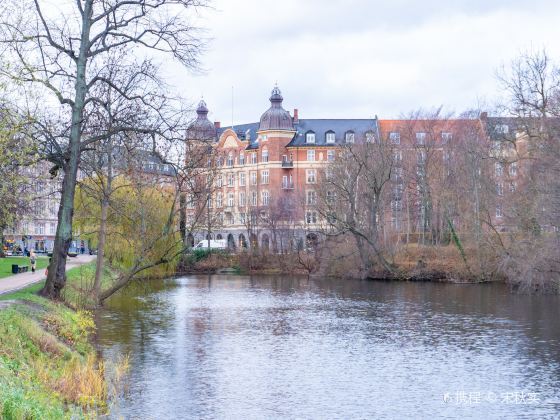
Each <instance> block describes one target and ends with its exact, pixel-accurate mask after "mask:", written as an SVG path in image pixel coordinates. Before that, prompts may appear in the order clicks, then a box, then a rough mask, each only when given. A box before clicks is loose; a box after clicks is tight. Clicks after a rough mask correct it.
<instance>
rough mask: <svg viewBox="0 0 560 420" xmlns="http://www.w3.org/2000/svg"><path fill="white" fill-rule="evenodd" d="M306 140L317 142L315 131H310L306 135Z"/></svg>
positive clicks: (307, 141)
mask: <svg viewBox="0 0 560 420" xmlns="http://www.w3.org/2000/svg"><path fill="white" fill-rule="evenodd" d="M305 142H306V143H315V133H314V132H313V131H310V132H308V133H307V134H306V135H305Z"/></svg>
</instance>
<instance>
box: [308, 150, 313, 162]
mask: <svg viewBox="0 0 560 420" xmlns="http://www.w3.org/2000/svg"><path fill="white" fill-rule="evenodd" d="M307 160H308V161H310V162H313V161H315V150H308V151H307Z"/></svg>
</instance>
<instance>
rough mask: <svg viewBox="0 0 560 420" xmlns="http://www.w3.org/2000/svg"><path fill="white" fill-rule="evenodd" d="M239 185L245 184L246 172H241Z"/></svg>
mask: <svg viewBox="0 0 560 420" xmlns="http://www.w3.org/2000/svg"><path fill="white" fill-rule="evenodd" d="M239 186H240V187H244V186H245V172H239Z"/></svg>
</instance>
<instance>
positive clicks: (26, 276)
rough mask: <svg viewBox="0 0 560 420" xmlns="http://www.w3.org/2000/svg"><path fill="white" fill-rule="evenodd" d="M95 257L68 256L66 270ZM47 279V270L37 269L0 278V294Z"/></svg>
mask: <svg viewBox="0 0 560 420" xmlns="http://www.w3.org/2000/svg"><path fill="white" fill-rule="evenodd" d="M94 259H95V255H79V256H77V257H75V258H71V257H69V258H68V261H67V264H66V271H68V270H70V269H71V268H74V267H79V266H80V265H83V264H87V263H88V262H90V261H93V260H94ZM44 279H45V270H44V269H43V270H37V271H36V272H35V273H31V272H27V273H20V274H14V275H13V276H10V277H4V278H2V279H0V295H3V294H4V293H9V292H14V291H16V290H19V289H23V288H24V287H27V286H29V285H30V284H33V283H37V282H39V281H41V280H44Z"/></svg>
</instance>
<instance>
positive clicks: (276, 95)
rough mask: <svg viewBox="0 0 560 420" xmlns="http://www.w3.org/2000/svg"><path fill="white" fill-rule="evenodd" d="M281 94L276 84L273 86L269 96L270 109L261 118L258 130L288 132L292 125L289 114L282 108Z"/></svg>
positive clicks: (292, 127)
mask: <svg viewBox="0 0 560 420" xmlns="http://www.w3.org/2000/svg"><path fill="white" fill-rule="evenodd" d="M283 100H284V98H283V97H282V92H281V91H280V88H279V87H278V84H276V85H275V86H274V88H273V89H272V92H271V94H270V108H269V109H268V110H267V111H266V112H265V113H264V114H262V116H261V122H260V125H259V130H290V131H292V130H293V129H294V124H293V121H292V117H291V116H290V113H289V112H288V111H286V110H285V109H284V108H282V101H283Z"/></svg>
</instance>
